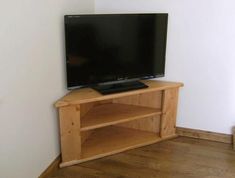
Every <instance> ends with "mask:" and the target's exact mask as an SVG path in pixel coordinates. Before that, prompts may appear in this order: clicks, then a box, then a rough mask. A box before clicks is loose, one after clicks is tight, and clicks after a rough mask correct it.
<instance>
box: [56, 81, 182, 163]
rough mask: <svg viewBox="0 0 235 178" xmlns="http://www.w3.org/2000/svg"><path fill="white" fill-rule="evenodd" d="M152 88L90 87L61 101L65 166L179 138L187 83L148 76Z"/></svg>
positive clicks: (62, 147)
mask: <svg viewBox="0 0 235 178" xmlns="http://www.w3.org/2000/svg"><path fill="white" fill-rule="evenodd" d="M142 82H144V83H145V84H146V85H148V86H149V87H148V88H146V89H140V90H134V91H129V92H122V93H117V94H110V95H101V94H99V93H98V92H96V91H95V90H93V89H90V88H84V89H80V90H75V91H72V92H70V93H68V94H67V95H66V96H64V97H63V98H62V99H60V100H59V101H57V102H56V104H55V106H56V107H57V108H58V109H59V120H60V137H61V152H62V163H61V164H60V167H64V166H70V165H74V164H77V163H81V162H84V161H88V160H92V159H96V158H100V157H103V156H107V155H111V154H115V153H119V152H122V151H125V150H128V149H132V148H137V147H140V146H144V145H148V144H152V143H155V142H158V141H161V140H164V139H168V138H172V137H175V136H176V126H175V124H176V111H177V103H178V90H179V87H181V86H183V84H182V83H175V82H163V81H153V80H145V81H142Z"/></svg>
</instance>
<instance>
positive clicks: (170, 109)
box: [160, 88, 178, 137]
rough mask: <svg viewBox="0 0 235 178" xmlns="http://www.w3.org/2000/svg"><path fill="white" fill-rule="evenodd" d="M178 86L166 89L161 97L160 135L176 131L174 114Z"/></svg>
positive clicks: (167, 134) (163, 135) (172, 133)
mask: <svg viewBox="0 0 235 178" xmlns="http://www.w3.org/2000/svg"><path fill="white" fill-rule="evenodd" d="M177 104H178V88H174V89H167V90H165V91H164V93H163V98H162V118H161V131H160V135H161V137H166V136H170V135H174V134H175V132H176V114H177Z"/></svg>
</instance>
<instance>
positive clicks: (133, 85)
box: [92, 81, 148, 95]
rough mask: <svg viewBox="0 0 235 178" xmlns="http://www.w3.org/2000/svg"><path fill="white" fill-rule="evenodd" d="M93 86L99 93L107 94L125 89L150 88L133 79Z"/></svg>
mask: <svg viewBox="0 0 235 178" xmlns="http://www.w3.org/2000/svg"><path fill="white" fill-rule="evenodd" d="M92 88H93V89H95V90H97V91H98V92H99V93H101V94H104V95H106V94H112V93H118V92H123V91H130V90H137V89H143V88H148V86H147V85H145V84H144V83H142V82H139V81H131V82H124V83H116V84H107V85H97V86H94V87H92Z"/></svg>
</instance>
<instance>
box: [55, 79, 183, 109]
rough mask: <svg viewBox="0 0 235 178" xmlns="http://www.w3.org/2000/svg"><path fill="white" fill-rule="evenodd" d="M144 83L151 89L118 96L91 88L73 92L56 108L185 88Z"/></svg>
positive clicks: (59, 102) (151, 82) (162, 83)
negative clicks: (104, 93) (102, 93)
mask: <svg viewBox="0 0 235 178" xmlns="http://www.w3.org/2000/svg"><path fill="white" fill-rule="evenodd" d="M142 82H143V83H145V84H146V85H148V86H149V87H148V88H146V89H140V90H133V91H128V92H122V93H116V94H111V95H101V94H100V93H98V92H97V91H95V90H93V89H91V88H83V89H79V90H73V91H72V92H70V93H68V94H67V95H66V96H64V97H63V98H61V99H60V100H58V101H57V102H56V103H55V106H56V107H63V106H68V105H76V104H81V103H88V102H94V101H101V100H107V99H114V98H120V97H123V96H131V95H136V94H143V93H146V92H151V91H161V90H165V89H170V88H176V87H178V88H179V87H181V86H183V84H182V83H176V82H164V81H153V80H144V81H142Z"/></svg>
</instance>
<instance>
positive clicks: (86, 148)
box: [81, 126, 160, 161]
mask: <svg viewBox="0 0 235 178" xmlns="http://www.w3.org/2000/svg"><path fill="white" fill-rule="evenodd" d="M159 140H160V137H159V135H158V134H156V133H152V132H146V131H140V130H136V129H130V128H124V127H118V126H109V127H105V128H101V129H97V130H95V131H94V132H93V133H92V134H91V135H90V136H89V137H88V138H87V140H86V141H85V142H84V143H83V144H82V155H81V158H82V159H83V161H84V160H88V159H95V158H99V157H103V156H107V155H111V154H114V153H119V152H122V151H125V150H129V149H132V148H136V147H139V146H143V145H148V144H152V143H155V142H157V141H159Z"/></svg>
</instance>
